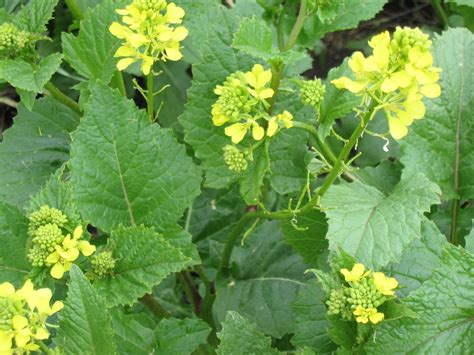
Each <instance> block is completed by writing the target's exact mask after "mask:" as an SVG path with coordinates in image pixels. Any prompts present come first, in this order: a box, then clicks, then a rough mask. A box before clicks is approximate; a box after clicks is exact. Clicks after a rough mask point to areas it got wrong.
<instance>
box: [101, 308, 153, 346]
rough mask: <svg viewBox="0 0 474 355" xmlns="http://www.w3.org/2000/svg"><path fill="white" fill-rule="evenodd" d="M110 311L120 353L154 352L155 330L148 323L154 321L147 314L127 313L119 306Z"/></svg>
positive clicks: (115, 339)
mask: <svg viewBox="0 0 474 355" xmlns="http://www.w3.org/2000/svg"><path fill="white" fill-rule="evenodd" d="M110 313H111V316H112V325H113V330H114V341H115V344H116V345H117V353H118V354H123V355H127V354H134V355H135V354H136V355H148V354H151V353H152V352H153V348H154V345H155V344H154V340H153V330H152V329H151V328H149V327H148V324H147V323H153V322H152V321H149V319H148V318H147V316H146V315H145V314H143V313H141V314H125V313H123V312H122V311H121V310H119V309H117V308H115V309H112V310H110ZM152 326H153V324H152Z"/></svg>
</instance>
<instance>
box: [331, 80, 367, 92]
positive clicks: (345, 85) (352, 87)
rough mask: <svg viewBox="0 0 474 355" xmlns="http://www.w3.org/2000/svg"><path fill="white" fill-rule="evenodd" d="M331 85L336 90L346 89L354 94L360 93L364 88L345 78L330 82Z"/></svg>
mask: <svg viewBox="0 0 474 355" xmlns="http://www.w3.org/2000/svg"><path fill="white" fill-rule="evenodd" d="M331 83H332V84H334V85H335V86H336V87H337V88H338V89H347V90H349V91H351V92H353V93H354V94H357V93H359V92H361V91H362V90H363V89H364V88H365V85H363V84H361V83H358V82H356V81H353V80H351V79H349V78H347V77H345V76H343V77H342V78H339V79H335V80H333V81H331Z"/></svg>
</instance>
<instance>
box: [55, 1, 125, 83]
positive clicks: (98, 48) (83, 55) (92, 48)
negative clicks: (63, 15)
mask: <svg viewBox="0 0 474 355" xmlns="http://www.w3.org/2000/svg"><path fill="white" fill-rule="evenodd" d="M123 7H124V2H123V1H119V2H113V1H112V0H106V1H104V2H102V3H101V4H99V5H97V6H96V7H95V8H93V9H90V10H89V11H87V13H86V15H85V18H84V20H82V21H81V24H80V31H79V35H78V36H74V35H73V34H70V33H65V32H63V33H62V36H61V40H62V45H63V50H64V57H65V58H66V60H67V61H68V63H69V64H71V66H72V67H73V68H74V69H75V70H76V71H77V72H78V73H79V74H81V75H83V76H85V77H86V78H89V79H90V80H91V81H96V80H100V81H102V82H103V83H105V84H107V83H108V82H109V81H110V79H111V78H112V76H113V74H114V71H115V70H116V67H115V66H116V64H117V61H118V60H117V58H114V54H115V51H116V50H117V48H118V47H119V45H120V43H121V42H122V40H120V39H118V38H116V37H114V36H113V35H112V33H110V31H109V27H110V25H111V24H112V22H114V21H118V20H119V19H120V16H119V15H118V14H117V13H116V12H115V10H116V9H120V8H123Z"/></svg>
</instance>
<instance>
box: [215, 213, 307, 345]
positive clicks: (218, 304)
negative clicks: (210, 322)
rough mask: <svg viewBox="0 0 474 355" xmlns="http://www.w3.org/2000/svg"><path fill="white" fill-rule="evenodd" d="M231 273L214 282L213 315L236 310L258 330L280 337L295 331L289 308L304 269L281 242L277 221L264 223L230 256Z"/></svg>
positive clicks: (289, 249) (303, 277) (220, 315)
mask: <svg viewBox="0 0 474 355" xmlns="http://www.w3.org/2000/svg"><path fill="white" fill-rule="evenodd" d="M231 262H232V268H231V274H230V275H229V276H228V277H220V278H218V280H217V282H216V293H217V298H216V301H215V304H214V314H215V315H216V316H217V319H218V320H219V321H223V320H224V318H225V316H226V314H227V311H236V312H238V313H240V314H241V315H242V316H244V317H245V318H247V319H249V320H250V321H251V322H255V323H256V324H257V327H258V329H259V330H260V331H262V332H263V333H265V334H269V335H272V336H274V337H277V338H281V337H282V336H283V335H285V334H287V333H292V332H293V330H294V315H293V313H292V311H291V308H290V305H291V303H292V302H293V300H294V299H295V298H296V295H297V293H298V290H299V289H300V288H301V287H302V286H304V280H305V276H304V271H305V270H306V269H307V266H306V265H305V264H303V263H302V260H301V257H300V256H299V255H297V254H295V253H294V252H293V250H292V249H291V248H290V247H289V246H288V245H286V244H285V243H284V242H283V241H282V236H281V231H280V230H279V228H278V225H277V223H276V222H263V223H262V224H260V225H259V226H257V227H256V228H255V230H254V232H253V233H252V234H251V235H249V236H248V238H247V239H246V241H245V244H244V245H243V246H239V247H235V248H234V252H233V254H232V260H231Z"/></svg>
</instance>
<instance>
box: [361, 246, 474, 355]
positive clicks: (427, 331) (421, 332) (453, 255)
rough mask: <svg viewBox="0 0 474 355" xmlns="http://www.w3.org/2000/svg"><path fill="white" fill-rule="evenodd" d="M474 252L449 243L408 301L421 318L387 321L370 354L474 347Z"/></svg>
mask: <svg viewBox="0 0 474 355" xmlns="http://www.w3.org/2000/svg"><path fill="white" fill-rule="evenodd" d="M473 279H474V256H473V255H472V254H470V253H469V252H467V251H466V250H464V249H463V248H459V247H455V246H452V245H446V246H445V249H444V252H443V256H442V258H441V264H438V266H437V267H436V269H435V270H434V271H433V275H432V276H431V278H430V279H429V280H428V281H426V282H424V283H423V285H421V287H420V288H418V289H417V290H415V291H414V292H412V293H411V294H410V295H409V296H408V297H407V298H405V299H404V303H405V304H406V305H408V306H409V307H410V308H412V309H413V310H414V311H415V312H416V313H418V315H419V318H416V319H415V318H403V319H400V320H396V321H393V322H383V323H382V324H381V325H380V326H379V327H378V329H377V334H376V337H374V338H372V337H371V338H370V339H369V341H368V343H367V345H366V347H365V350H366V351H367V353H368V354H380V353H383V354H400V353H404V354H433V353H442V354H464V353H469V352H470V350H471V349H473V348H474V336H473V335H474V318H473V317H472V314H473V313H472V312H473V309H474V299H473V298H472V295H473V294H474V283H473V282H472V280H473Z"/></svg>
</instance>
